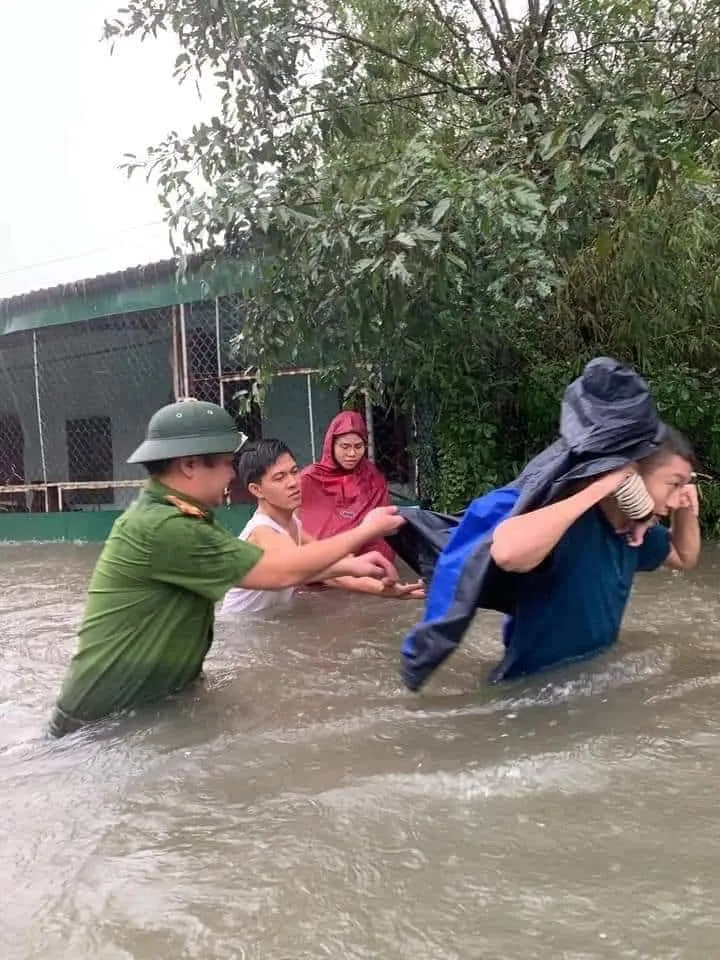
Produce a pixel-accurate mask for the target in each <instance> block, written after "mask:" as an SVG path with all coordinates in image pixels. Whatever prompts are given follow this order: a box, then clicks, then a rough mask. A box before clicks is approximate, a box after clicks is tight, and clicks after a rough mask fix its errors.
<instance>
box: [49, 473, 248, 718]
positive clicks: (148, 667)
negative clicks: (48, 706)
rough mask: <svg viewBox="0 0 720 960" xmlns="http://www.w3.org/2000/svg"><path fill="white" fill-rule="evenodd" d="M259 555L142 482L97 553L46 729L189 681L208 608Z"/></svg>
mask: <svg viewBox="0 0 720 960" xmlns="http://www.w3.org/2000/svg"><path fill="white" fill-rule="evenodd" d="M261 556H262V551H261V550H259V549H258V548H257V547H255V546H253V545H252V544H250V543H246V542H245V541H243V540H237V539H236V538H235V537H233V536H232V535H231V534H230V533H228V532H227V530H225V529H224V528H223V527H221V526H219V525H218V524H217V523H216V522H215V520H214V517H213V515H212V513H211V512H210V511H208V510H206V509H205V508H204V507H201V506H200V505H199V504H197V503H195V502H194V501H192V500H189V499H188V498H187V497H185V496H183V495H181V494H178V493H175V492H174V491H172V490H169V489H168V488H167V487H165V486H163V485H162V484H160V483H158V482H157V481H155V480H149V481H148V483H147V484H146V487H145V489H144V490H143V491H142V493H141V494H140V496H139V497H138V499H137V500H136V501H135V503H133V504H132V506H131V507H130V508H129V509H128V510H127V511H126V512H125V513H124V514H123V515H122V516H121V517H118V519H117V520H116V521H115V523H114V525H113V528H112V531H111V533H110V536H109V537H108V540H107V542H106V543H105V546H104V548H103V551H102V553H101V554H100V557H99V558H98V561H97V564H96V566H95V570H94V571H93V574H92V577H91V579H90V586H89V589H88V598H87V603H86V606H85V613H84V616H83V620H82V624H81V626H80V634H79V646H78V650H77V653H76V654H75V656H74V657H73V659H72V661H71V662H70V666H69V668H68V671H67V674H66V676H65V680H64V683H63V686H62V690H61V692H60V696H59V698H58V702H57V708H58V709H57V710H56V712H55V716H54V718H53V722H52V725H51V729H52V732H53V733H55V734H58V735H60V734H62V733H65V732H68V731H69V730H70V729H73V728H74V727H76V726H77V725H78V724H77V723H76V722H73V721H80V722H87V721H91V720H98V719H100V718H102V717H106V716H108V715H109V714H111V713H116V712H117V711H120V710H126V709H128V708H131V707H137V706H140V705H141V704H146V703H151V702H152V701H157V700H161V699H163V698H165V697H167V696H168V695H170V694H173V693H176V692H178V691H180V690H182V689H183V688H184V687H187V686H188V685H189V684H190V683H192V682H193V681H194V680H195V679H196V678H197V677H198V676H199V675H200V672H201V670H202V665H203V661H204V659H205V657H206V655H207V653H208V650H209V649H210V645H211V644H212V640H213V621H214V604H215V603H216V602H217V601H218V600H221V599H222V597H224V596H225V594H226V593H227V591H228V590H229V589H230V587H234V586H237V585H238V584H239V583H240V581H241V580H242V579H243V577H245V575H246V574H247V573H248V571H250V570H251V569H252V568H253V567H254V566H255V564H256V563H257V562H258V560H259V559H260V557H261Z"/></svg>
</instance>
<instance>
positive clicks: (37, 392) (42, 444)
mask: <svg viewBox="0 0 720 960" xmlns="http://www.w3.org/2000/svg"><path fill="white" fill-rule="evenodd" d="M32 345H33V381H34V387H35V412H36V414H37V424H38V435H39V437H40V466H41V468H42V480H43V488H44V494H45V513H48V512H49V510H50V503H49V500H48V488H47V462H46V460H45V431H44V430H43V423H42V412H41V409H40V376H39V363H38V342H37V330H33V332H32Z"/></svg>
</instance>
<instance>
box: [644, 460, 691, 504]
mask: <svg viewBox="0 0 720 960" xmlns="http://www.w3.org/2000/svg"><path fill="white" fill-rule="evenodd" d="M642 466H643V465H642V464H641V465H640V471H641V475H642V478H643V480H644V482H645V486H646V487H647V491H648V493H649V494H650V496H651V497H652V498H653V501H654V502H655V513H656V514H657V515H658V516H660V517H666V516H668V514H669V513H671V511H673V510H677V508H678V507H679V506H680V505H681V492H682V489H683V487H685V486H687V484H688V483H690V481H691V479H692V467H691V465H690V464H689V463H688V462H687V460H683V458H682V457H678V456H675V455H672V456H669V457H664V458H663V459H661V460H659V461H656V462H653V461H652V460H651V461H650V462H649V463H648V464H647V467H646V468H645V469H643V468H642Z"/></svg>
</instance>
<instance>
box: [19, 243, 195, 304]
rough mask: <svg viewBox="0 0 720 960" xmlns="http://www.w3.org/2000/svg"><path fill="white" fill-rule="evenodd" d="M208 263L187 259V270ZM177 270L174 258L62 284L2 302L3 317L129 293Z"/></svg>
mask: <svg viewBox="0 0 720 960" xmlns="http://www.w3.org/2000/svg"><path fill="white" fill-rule="evenodd" d="M208 259H209V257H208V256H207V255H205V256H203V255H196V256H193V257H191V258H189V259H188V267H190V268H193V269H197V268H198V267H199V266H201V264H202V263H203V262H205V261H207V260H208ZM177 270H178V261H177V260H176V259H175V258H172V259H170V260H158V261H156V262H155V263H146V264H140V265H138V266H136V267H128V268H126V269H125V270H117V271H114V272H113V273H103V274H100V275H99V276H96V277H89V278H87V279H84V280H76V281H74V282H72V283H61V284H58V285H57V286H54V287H46V288H44V289H40V290H31V291H29V292H28V293H21V294H16V295H15V296H12V297H5V298H4V299H0V316H5V317H7V316H9V315H11V314H14V313H17V312H19V311H22V312H25V311H28V310H35V309H42V308H43V307H49V306H52V305H54V304H58V303H60V302H62V301H63V300H67V299H69V298H76V297H86V296H97V295H98V294H101V293H106V292H108V291H112V290H118V289H123V288H124V289H128V288H133V287H138V286H141V285H143V284H145V283H148V282H157V281H162V280H169V279H171V278H172V277H173V276H174V275H175V274H176V273H177Z"/></svg>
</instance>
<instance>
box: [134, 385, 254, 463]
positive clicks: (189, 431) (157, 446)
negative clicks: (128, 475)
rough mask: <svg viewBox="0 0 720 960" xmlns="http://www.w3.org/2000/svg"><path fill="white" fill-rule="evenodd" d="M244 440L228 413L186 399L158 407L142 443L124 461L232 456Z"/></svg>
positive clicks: (149, 461)
mask: <svg viewBox="0 0 720 960" xmlns="http://www.w3.org/2000/svg"><path fill="white" fill-rule="evenodd" d="M246 440H247V437H246V436H245V435H244V434H242V433H239V432H238V429H237V427H236V426H235V421H234V420H233V418H232V417H231V416H230V414H229V413H228V412H227V410H223V408H222V407H219V406H218V405H217V404H215V403H206V402H205V401H204V400H194V399H193V398H192V397H188V398H187V399H185V400H179V401H178V402H177V403H170V404H168V406H166V407H161V408H160V409H159V410H158V412H157V413H154V414H153V415H152V417H151V418H150V422H149V423H148V425H147V431H146V433H145V440H144V441H143V443H141V444H140V446H139V447H138V448H137V450H136V451H135V452H134V453H133V455H132V456H131V457H128V461H127V462H128V463H152V462H153V461H155V460H172V459H173V458H175V457H199V456H202V455H203V454H210V453H235V451H236V450H239V449H240V447H241V446H242V445H243V443H245V441H246Z"/></svg>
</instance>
